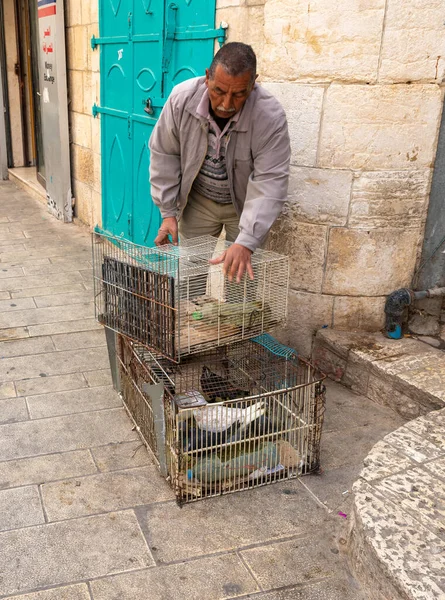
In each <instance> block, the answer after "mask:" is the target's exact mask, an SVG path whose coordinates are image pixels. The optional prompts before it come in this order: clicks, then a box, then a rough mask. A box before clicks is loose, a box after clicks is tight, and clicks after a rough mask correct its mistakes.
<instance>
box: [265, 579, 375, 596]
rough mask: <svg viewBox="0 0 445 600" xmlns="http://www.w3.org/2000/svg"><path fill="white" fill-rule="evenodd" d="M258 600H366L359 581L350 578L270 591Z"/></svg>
mask: <svg viewBox="0 0 445 600" xmlns="http://www.w3.org/2000/svg"><path fill="white" fill-rule="evenodd" d="M257 598H258V600H364V598H365V596H364V595H363V592H361V591H360V589H358V586H357V583H356V582H355V585H354V583H350V582H349V581H348V580H342V579H336V580H331V579H327V580H325V581H321V582H319V583H313V584H312V585H308V586H306V585H305V586H304V587H301V586H299V587H296V588H292V589H287V590H279V591H277V592H268V593H266V594H261V595H260V596H258V597H257Z"/></svg>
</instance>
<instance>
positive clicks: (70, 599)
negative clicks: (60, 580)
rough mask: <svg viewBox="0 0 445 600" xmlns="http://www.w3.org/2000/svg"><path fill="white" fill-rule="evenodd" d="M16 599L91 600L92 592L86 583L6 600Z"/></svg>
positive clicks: (10, 597) (9, 597) (11, 597)
mask: <svg viewBox="0 0 445 600" xmlns="http://www.w3.org/2000/svg"><path fill="white" fill-rule="evenodd" d="M14 598H15V600H91V596H90V592H89V591H88V587H87V585H86V584H85V583H79V584H77V585H69V586H67V587H58V588H55V589H51V590H43V591H41V592H33V593H31V594H25V595H20V596H8V598H6V599H5V600H13V599H14Z"/></svg>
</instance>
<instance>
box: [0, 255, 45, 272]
mask: <svg viewBox="0 0 445 600" xmlns="http://www.w3.org/2000/svg"><path fill="white" fill-rule="evenodd" d="M50 264H51V263H50V262H49V258H42V255H40V256H39V257H36V256H32V257H25V258H15V259H14V260H11V261H6V260H5V259H3V260H2V261H1V263H0V266H1V268H2V269H16V268H22V267H24V266H26V265H37V266H39V267H40V266H44V265H50Z"/></svg>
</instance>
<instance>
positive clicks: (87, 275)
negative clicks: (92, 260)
mask: <svg viewBox="0 0 445 600" xmlns="http://www.w3.org/2000/svg"><path fill="white" fill-rule="evenodd" d="M80 274H81V275H82V279H83V280H84V281H92V279H93V269H87V270H85V271H80Z"/></svg>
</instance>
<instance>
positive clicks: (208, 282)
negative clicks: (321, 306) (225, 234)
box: [92, 230, 290, 363]
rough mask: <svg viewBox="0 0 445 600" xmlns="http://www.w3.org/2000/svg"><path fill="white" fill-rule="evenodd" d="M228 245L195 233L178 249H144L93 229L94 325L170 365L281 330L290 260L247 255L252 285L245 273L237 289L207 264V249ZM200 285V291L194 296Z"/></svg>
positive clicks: (270, 255)
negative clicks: (193, 355) (122, 337)
mask: <svg viewBox="0 0 445 600" xmlns="http://www.w3.org/2000/svg"><path fill="white" fill-rule="evenodd" d="M230 246H231V243H229V242H224V241H222V240H218V239H217V238H214V237H212V236H201V237H199V238H193V239H190V240H185V241H183V242H182V243H181V245H180V246H173V245H172V244H168V245H166V246H161V247H156V248H147V247H145V246H142V245H139V244H134V243H133V242H130V241H129V240H126V239H124V238H122V237H117V236H114V235H111V234H108V233H106V232H102V231H98V230H96V231H94V232H93V234H92V254H93V282H94V305H95V318H96V320H97V321H98V322H99V323H101V324H102V325H104V326H105V327H107V328H109V329H111V330H113V331H115V332H116V333H118V334H120V335H124V336H127V337H128V338H129V339H130V340H133V341H136V342H137V343H140V344H143V345H144V346H145V347H146V348H148V349H150V350H151V351H153V352H154V353H156V354H160V355H162V356H164V357H165V358H168V359H169V360H172V361H174V362H176V363H179V362H181V360H183V359H184V358H186V357H187V356H189V355H190V354H197V353H199V352H202V351H206V350H208V349H211V348H213V347H215V346H225V345H227V344H230V343H235V342H238V341H240V340H243V339H249V338H251V337H253V336H255V335H258V334H262V333H265V332H266V331H270V330H272V329H273V328H275V327H279V326H284V325H285V323H286V319H287V313H288V290H289V278H290V264H289V258H288V257H286V256H282V255H280V254H276V253H274V252H271V251H269V250H258V251H257V252H255V253H254V254H253V256H252V265H253V268H254V271H255V273H256V275H257V278H256V281H255V282H254V283H253V284H252V283H251V282H250V281H249V278H248V276H247V274H245V275H244V277H243V279H242V282H241V283H240V284H236V283H232V282H229V281H228V280H227V279H226V278H225V277H224V276H223V274H222V265H209V263H208V259H209V258H211V257H212V255H213V254H212V253H211V252H213V253H214V252H215V249H216V250H217V249H218V248H219V250H217V251H218V252H219V251H223V250H226V249H227V248H229V247H230ZM189 255H190V256H189ZM186 262H187V263H188V266H187V268H185V266H184V265H185V264H186ZM195 271H196V273H195ZM200 281H201V283H199V282H200ZM191 282H192V283H191ZM203 282H204V283H203ZM202 286H204V290H205V291H204V294H201V295H196V294H197V290H201V287H202ZM208 290H210V291H209V293H208V294H207V291H208ZM201 291H202V290H201ZM234 300H235V301H234ZM236 300H239V301H238V302H237V301H236ZM232 311H233V314H232Z"/></svg>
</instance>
